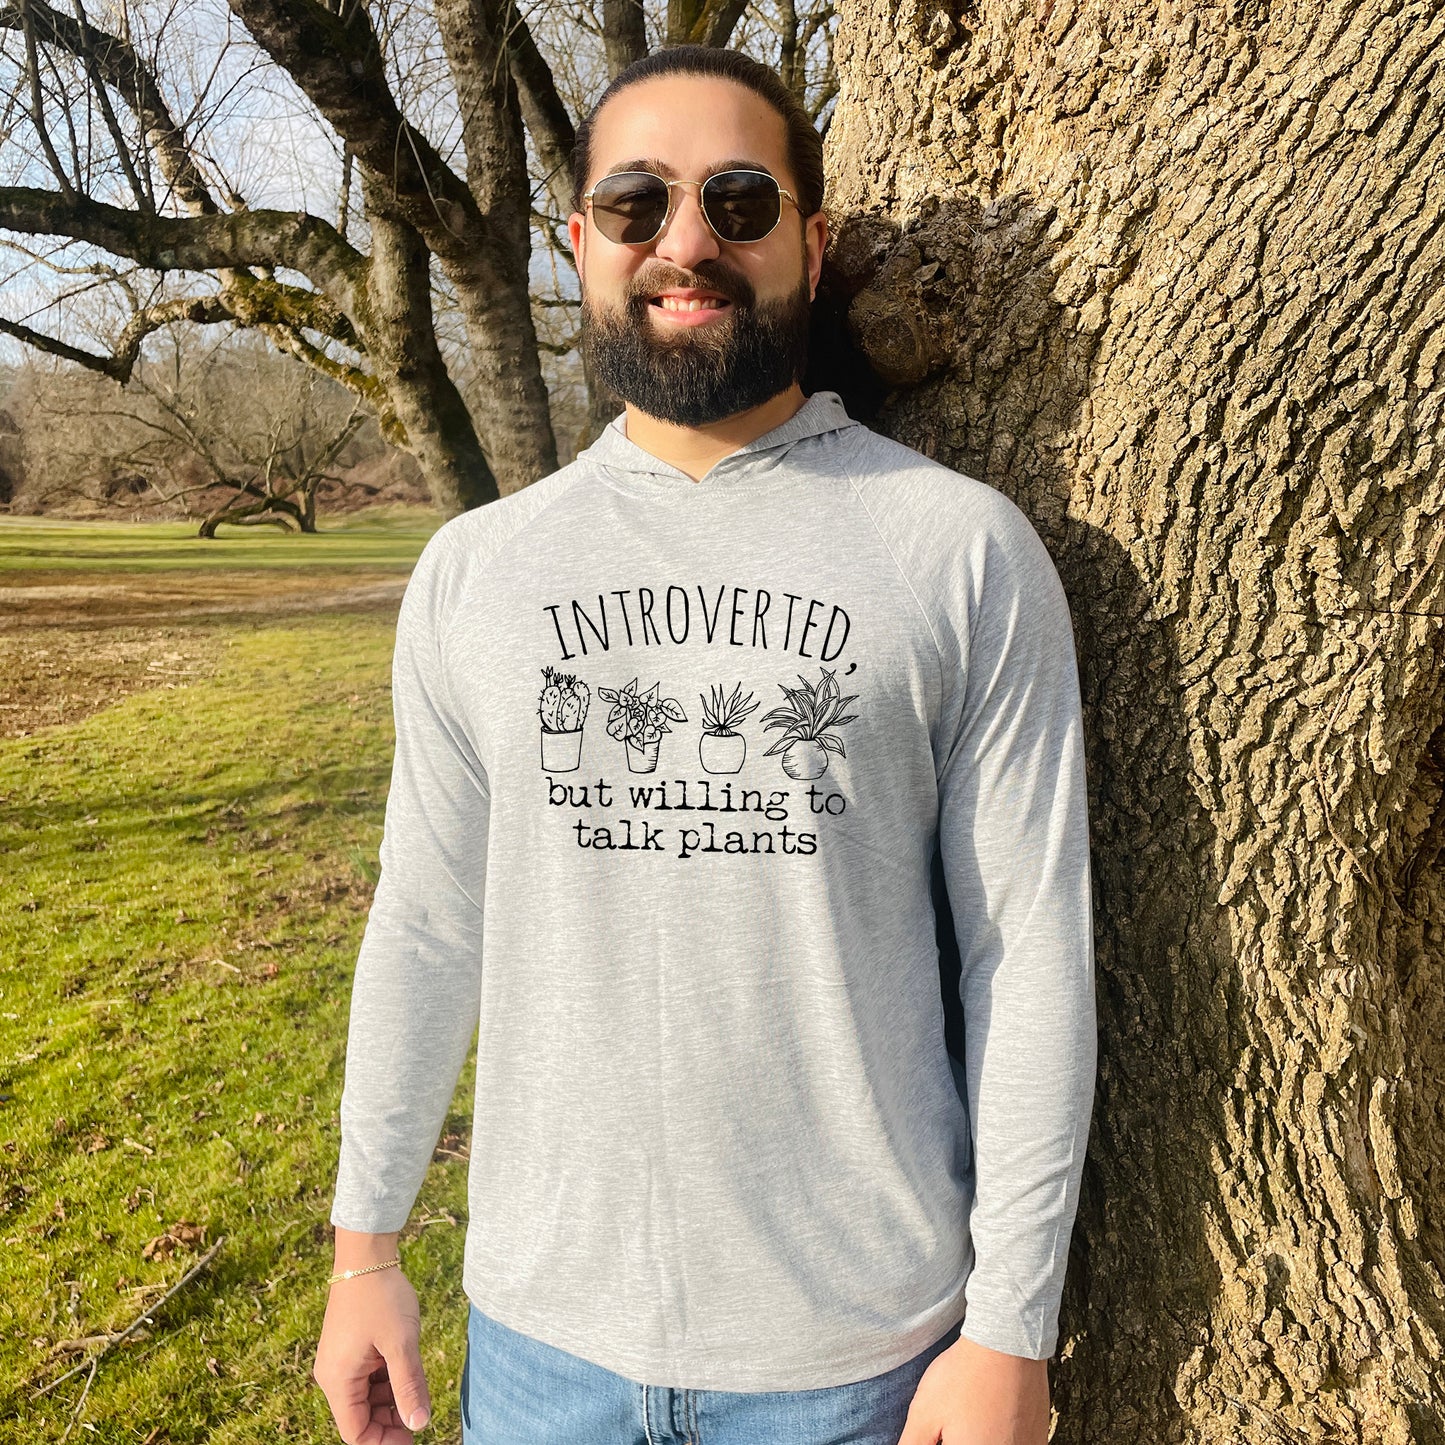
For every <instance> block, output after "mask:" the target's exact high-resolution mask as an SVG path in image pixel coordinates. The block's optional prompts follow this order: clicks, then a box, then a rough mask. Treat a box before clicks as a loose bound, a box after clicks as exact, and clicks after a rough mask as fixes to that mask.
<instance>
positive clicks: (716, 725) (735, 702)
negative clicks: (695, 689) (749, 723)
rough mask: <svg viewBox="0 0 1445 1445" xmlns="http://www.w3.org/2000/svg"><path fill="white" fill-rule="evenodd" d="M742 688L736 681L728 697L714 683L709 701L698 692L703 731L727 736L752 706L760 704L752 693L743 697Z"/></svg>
mask: <svg viewBox="0 0 1445 1445" xmlns="http://www.w3.org/2000/svg"><path fill="white" fill-rule="evenodd" d="M742 690H743V685H742V683H738V685H737V686H736V687H735V688H734V689H733V690H732V695H731V696H730V697H729V696H725V695H724V693H723V690H722V688H721V687H719V686H718V685H717V684H716V683H714V684H713V688H712V701H711V702H709V701H708V699H707V698H705V697H703V695H702V694H701V693H698V697H699V698H700V699H701V700H702V721H703V730H704V731H705V732H707V733H709V734H710V735H711V736H713V737H727V736H729V735H730V734H733V733H736V732H737V730H738V724H739V723H740V722H741V721H742V720H743V719H744V718H745V717H746V716H747V715H748V714H749V713H750V712H752V711H753V709H754V708H756V707H759V706H761V704H759V703H757V702H755V701H754V700H753V695H752V693H749V694H748V695H747V696H746V697H743V696H742V695H741V694H742Z"/></svg>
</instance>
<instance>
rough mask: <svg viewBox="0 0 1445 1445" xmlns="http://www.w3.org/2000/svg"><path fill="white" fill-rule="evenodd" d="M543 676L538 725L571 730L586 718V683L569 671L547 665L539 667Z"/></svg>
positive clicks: (570, 731)
mask: <svg viewBox="0 0 1445 1445" xmlns="http://www.w3.org/2000/svg"><path fill="white" fill-rule="evenodd" d="M542 676H543V678H544V679H545V680H546V683H545V686H544V687H543V688H542V701H541V703H540V705H539V706H538V708H537V716H538V717H540V718H541V719H542V727H543V729H544V730H545V731H547V732H549V733H574V732H577V731H578V730H579V729H580V728H581V727H582V724H583V723H585V722H586V721H587V704H588V703H589V702H590V701H591V694H590V693H589V691H588V688H587V684H586V683H585V682H583V681H582V680H581V679H580V678H578V677H574V676H573V675H572V674H571V673H570V672H554V671H553V670H552V669H551V668H550V667H544V668H543V669H542Z"/></svg>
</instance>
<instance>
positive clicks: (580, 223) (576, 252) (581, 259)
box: [567, 211, 587, 285]
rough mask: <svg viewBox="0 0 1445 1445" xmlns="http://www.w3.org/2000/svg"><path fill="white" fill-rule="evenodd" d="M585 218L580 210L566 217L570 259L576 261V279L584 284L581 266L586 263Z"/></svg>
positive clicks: (584, 277) (584, 279)
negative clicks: (570, 245)
mask: <svg viewBox="0 0 1445 1445" xmlns="http://www.w3.org/2000/svg"><path fill="white" fill-rule="evenodd" d="M586 221H587V218H586V217H585V216H584V215H583V214H582V212H581V211H573V212H572V214H571V215H570V216H568V217H567V239H568V240H569V241H570V242H571V244H572V259H573V260H574V261H576V263H577V279H578V280H579V281H581V282H582V283H583V284H584V285H585V284H586V280H587V278H586V276H585V275H584V274H583V268H584V267H585V266H586V264H587V225H586Z"/></svg>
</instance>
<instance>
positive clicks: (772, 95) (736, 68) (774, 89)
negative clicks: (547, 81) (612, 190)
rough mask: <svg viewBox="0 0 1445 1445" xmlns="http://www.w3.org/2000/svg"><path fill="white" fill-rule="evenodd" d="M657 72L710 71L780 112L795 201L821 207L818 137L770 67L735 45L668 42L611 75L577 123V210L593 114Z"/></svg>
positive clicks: (806, 210) (807, 211) (806, 207)
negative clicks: (584, 115)
mask: <svg viewBox="0 0 1445 1445" xmlns="http://www.w3.org/2000/svg"><path fill="white" fill-rule="evenodd" d="M658 75H710V76H717V77H719V78H721V79H723V80H731V81H735V82H736V83H737V84H738V85H742V86H746V87H747V89H749V90H751V91H752V92H753V94H754V95H758V96H761V97H762V99H763V100H765V101H766V102H767V103H768V104H769V105H770V106H772V108H773V109H774V110H775V111H777V113H778V114H779V115H780V116H782V118H783V123H784V125H785V126H786V127H787V133H788V165H789V167H790V169H791V170H792V172H793V179H794V180H795V181H796V183H797V186H798V197H797V199H798V204H799V206H801V207H802V212H803V215H805V216H811V215H813V214H814V213H815V212H817V211H821V210H822V209H823V138H822V137H821V136H820V135H819V134H818V131H817V128H816V127H815V126H814V125H813V122H812V121H811V120H810V119H809V118H808V112H807V111H806V110H804V109H803V107H802V105H801V103H800V102H799V100H798V98H797V96H795V95H794V94H793V92H792V91H791V90H789V89H788V87H787V86H786V85H784V84H783V82H782V81H781V80H780V79H779V77H778V75H777V73H776V72H775V71H772V70H769V69H768V67H767V66H766V65H762V64H760V63H759V62H758V61H756V60H754V59H752V57H751V56H747V55H744V54H742V53H741V51H737V50H722V49H719V48H718V47H717V46H713V45H671V46H668V47H666V48H665V49H662V50H654V51H653V52H652V54H651V55H644V56H643V57H642V59H641V60H634V61H633V62H632V64H631V65H629V66H627V68H626V69H624V70H621V71H619V72H618V73H617V75H616V76H614V77H613V79H612V83H611V84H610V85H609V86H608V87H607V89H606V90H604V91H603V92H602V96H601V98H600V99H599V100H598V102H597V104H596V105H594V106H593V107H592V109H591V111H590V112H589V114H588V115H587V118H586V119H585V120H584V121H583V122H582V124H581V125H579V126H578V127H577V138H576V140H575V141H574V143H573V146H572V208H573V210H577V211H580V210H581V209H582V194H583V192H584V191H585V190H586V189H587V174H588V171H589V169H590V167H591V154H592V130H593V126H594V125H595V123H596V120H597V114H598V112H599V111H600V110H601V109H602V107H603V106H604V105H606V104H607V102H608V101H609V100H611V99H612V97H613V96H614V95H616V94H617V92H618V91H619V90H626V89H627V87H628V86H629V85H636V84H637V82H638V81H640V80H651V79H652V78H653V77H654V76H658Z"/></svg>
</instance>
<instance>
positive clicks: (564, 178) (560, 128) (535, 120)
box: [507, 0, 641, 216]
mask: <svg viewBox="0 0 1445 1445" xmlns="http://www.w3.org/2000/svg"><path fill="white" fill-rule="evenodd" d="M627 3H628V4H636V0H627ZM638 13H639V14H641V11H640V10H639V11H638ZM507 63H508V65H509V66H510V67H511V70H512V79H513V80H514V81H516V83H517V99H518V101H519V102H520V104H521V108H522V120H523V122H524V123H525V125H526V127H527V133H528V135H530V136H531V137H532V146H533V148H534V149H535V150H536V152H537V159H538V161H540V162H541V165H542V169H543V171H544V172H545V174H546V176H547V193H548V195H550V196H551V198H552V204H553V205H554V206H555V207H556V208H557V209H558V210H559V211H560V212H561V213H562V215H564V216H565V215H567V214H568V213H569V212H570V211H571V210H572V147H573V145H574V144H575V143H576V140H577V129H576V127H575V126H574V125H573V124H572V117H571V116H570V115H568V113H567V107H566V105H565V104H564V103H563V101H562V97H561V96H560V95H559V94H558V93H557V82H556V80H555V79H554V78H553V76H552V67H551V66H550V65H548V64H547V62H546V61H545V60H544V59H543V58H542V52H541V51H540V50H538V49H537V42H536V41H535V40H534V39H533V38H532V32H531V30H530V29H529V28H528V25H527V22H526V21H525V20H524V19H523V18H522V13H521V11H520V10H519V9H518V8H517V5H516V0H511V3H510V4H509V6H508V17H507Z"/></svg>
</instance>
